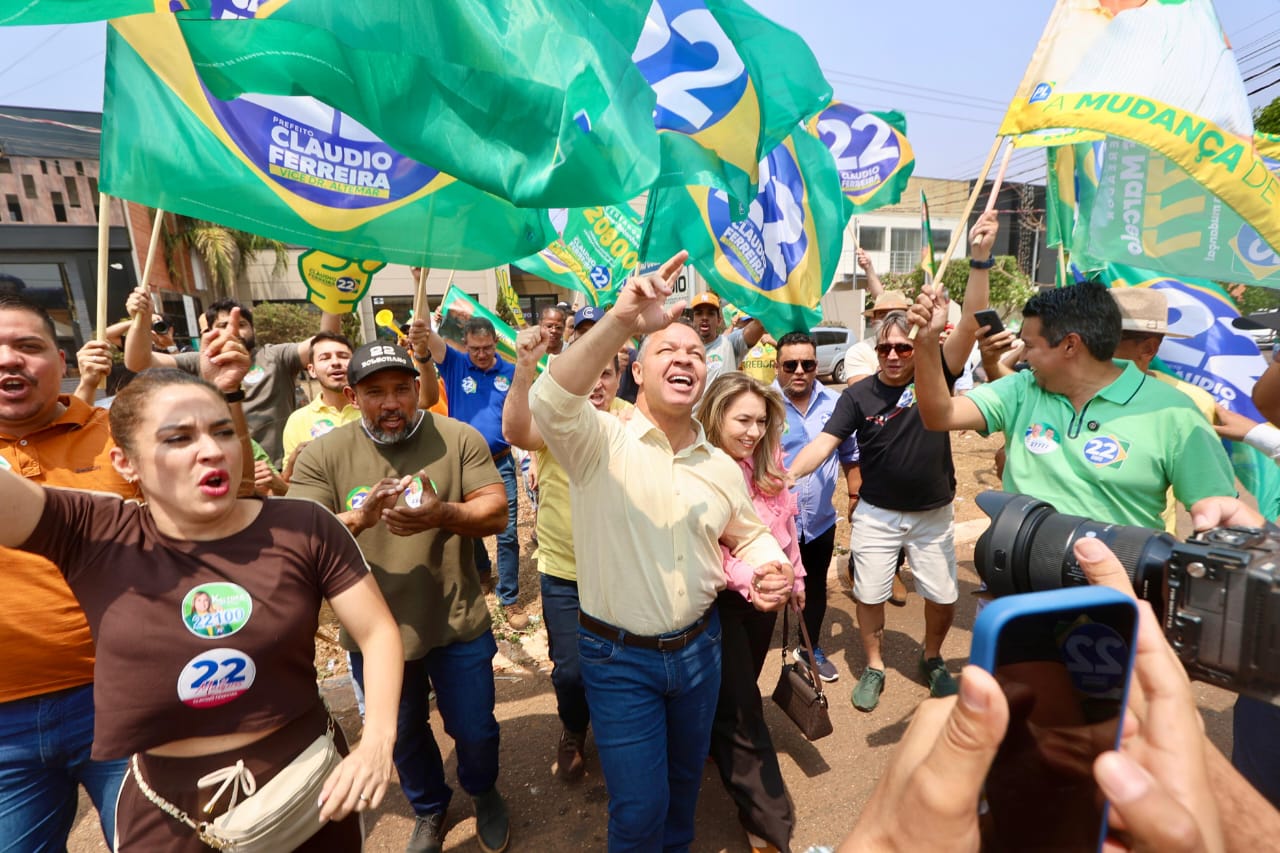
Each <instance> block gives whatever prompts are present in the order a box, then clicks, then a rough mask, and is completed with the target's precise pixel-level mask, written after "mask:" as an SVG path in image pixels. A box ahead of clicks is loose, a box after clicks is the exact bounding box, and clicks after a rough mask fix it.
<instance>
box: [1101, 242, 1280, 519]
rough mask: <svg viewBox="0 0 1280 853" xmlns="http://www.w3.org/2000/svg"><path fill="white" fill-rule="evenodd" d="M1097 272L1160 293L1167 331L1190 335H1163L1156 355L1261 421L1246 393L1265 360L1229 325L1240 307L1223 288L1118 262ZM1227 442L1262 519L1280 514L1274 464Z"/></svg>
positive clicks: (1226, 404)
mask: <svg viewBox="0 0 1280 853" xmlns="http://www.w3.org/2000/svg"><path fill="white" fill-rule="evenodd" d="M1103 275H1104V277H1105V278H1106V280H1107V281H1109V282H1110V283H1111V286H1112V287H1125V286H1128V287H1151V288H1154V289H1156V290H1159V291H1161V292H1162V293H1163V294H1164V295H1165V298H1166V299H1167V300H1168V302H1169V330H1170V331H1172V332H1175V333H1178V334H1183V335H1189V336H1190V337H1188V338H1171V337H1166V338H1165V339H1164V342H1163V343H1161V345H1160V353H1159V354H1160V358H1161V359H1162V360H1163V361H1164V363H1165V364H1166V365H1167V366H1168V367H1170V368H1171V369H1172V370H1173V372H1174V373H1175V374H1177V376H1178V378H1180V379H1182V380H1183V381H1184V382H1188V383H1190V384H1192V385H1195V386H1196V387H1198V388H1202V389H1204V390H1205V391H1208V392H1209V393H1210V394H1212V395H1213V397H1214V399H1215V400H1217V401H1218V403H1219V404H1220V405H1221V406H1222V407H1223V408H1225V409H1229V410H1231V411H1233V412H1239V413H1240V414H1242V415H1245V416H1246V417H1249V418H1252V419H1253V420H1256V421H1265V420H1266V418H1264V417H1262V415H1261V414H1259V412H1258V410H1257V408H1256V407H1255V406H1254V405H1253V400H1252V399H1250V395H1251V394H1252V393H1253V385H1254V383H1255V382H1256V381H1257V380H1258V377H1259V376H1261V375H1262V372H1263V371H1264V370H1266V369H1267V362H1266V359H1265V358H1263V356H1262V354H1261V353H1259V352H1258V345H1257V344H1256V343H1255V342H1254V340H1253V338H1251V337H1249V335H1248V334H1246V333H1245V332H1244V331H1242V330H1240V329H1237V328H1236V327H1235V326H1233V325H1232V324H1231V321H1232V320H1234V319H1235V318H1237V317H1239V316H1240V312H1239V310H1238V309H1237V308H1236V304H1235V302H1234V301H1233V300H1232V299H1231V297H1230V296H1229V295H1227V293H1226V291H1224V290H1223V289H1222V288H1221V287H1219V286H1218V285H1217V284H1215V283H1213V282H1212V281H1206V280H1197V279H1177V278H1170V277H1169V276H1166V275H1162V274H1160V273H1158V272H1154V271H1151V270H1143V269H1136V268H1133V267H1128V266H1123V265H1120V264H1108V265H1107V266H1106V269H1105V272H1104V273H1103ZM1230 444H1231V448H1230V449H1231V461H1232V465H1233V466H1234V468H1235V471H1236V476H1237V477H1238V478H1239V479H1240V482H1241V483H1243V484H1244V486H1245V488H1246V489H1248V490H1249V492H1250V493H1251V494H1252V495H1253V496H1254V497H1255V498H1257V499H1258V506H1259V508H1260V509H1261V510H1262V512H1263V514H1264V515H1265V516H1266V517H1267V518H1275V517H1277V516H1280V466H1277V465H1276V464H1275V462H1273V461H1272V460H1270V459H1268V458H1267V457H1265V456H1263V455H1262V454H1261V453H1258V452H1257V451H1256V450H1254V449H1253V448H1251V447H1248V446H1247V445H1245V444H1243V443H1240V442H1231V443H1230Z"/></svg>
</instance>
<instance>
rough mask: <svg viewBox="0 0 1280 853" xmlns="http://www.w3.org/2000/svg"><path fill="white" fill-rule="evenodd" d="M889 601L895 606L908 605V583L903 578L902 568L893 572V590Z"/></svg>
mask: <svg viewBox="0 0 1280 853" xmlns="http://www.w3.org/2000/svg"><path fill="white" fill-rule="evenodd" d="M889 603H890V604H892V605H893V606H894V607H906V606H907V584H906V583H905V582H904V581H903V580H902V569H901V568H899V569H896V570H895V571H894V573H893V592H892V593H890V595H889Z"/></svg>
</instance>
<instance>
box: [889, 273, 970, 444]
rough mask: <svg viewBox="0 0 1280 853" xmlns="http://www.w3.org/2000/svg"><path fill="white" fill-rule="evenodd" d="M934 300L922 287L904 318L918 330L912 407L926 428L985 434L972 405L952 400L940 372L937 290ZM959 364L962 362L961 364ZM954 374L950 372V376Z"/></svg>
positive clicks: (943, 320)
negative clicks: (914, 392)
mask: <svg viewBox="0 0 1280 853" xmlns="http://www.w3.org/2000/svg"><path fill="white" fill-rule="evenodd" d="M938 291H939V292H938V295H937V298H935V296H934V293H933V288H931V287H928V286H926V287H924V288H922V289H921V291H920V298H919V299H917V300H916V304H915V305H912V306H911V310H910V311H908V312H907V316H908V318H909V319H910V320H911V322H912V323H913V324H914V325H915V326H916V327H917V328H918V329H919V330H920V333H919V334H918V335H916V377H915V378H916V405H917V406H919V407H920V420H921V421H922V422H923V423H924V425H925V428H926V429H932V430H938V431H940V432H945V431H947V430H959V429H973V430H980V431H984V432H985V431H986V429H987V419H986V418H984V417H983V416H982V412H981V411H980V410H979V409H978V406H977V404H976V403H974V402H973V401H972V400H970V399H969V398H968V397H952V396H951V389H949V388H948V387H947V379H946V376H945V375H944V374H943V372H942V347H940V346H939V345H938V336H939V335H941V334H942V330H943V329H944V328H945V327H946V325H947V298H946V294H945V292H943V291H942V288H941V287H939V288H938ZM962 364H963V362H962ZM953 375H954V373H953Z"/></svg>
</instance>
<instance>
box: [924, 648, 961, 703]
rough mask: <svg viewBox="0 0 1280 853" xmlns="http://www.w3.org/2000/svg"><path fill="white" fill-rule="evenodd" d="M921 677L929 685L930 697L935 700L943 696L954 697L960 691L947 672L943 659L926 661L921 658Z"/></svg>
mask: <svg viewBox="0 0 1280 853" xmlns="http://www.w3.org/2000/svg"><path fill="white" fill-rule="evenodd" d="M920 675H921V677H923V678H924V681H925V684H928V685H929V695H930V696H932V697H933V698H935V699H938V698H941V697H943V696H954V695H956V693H958V692H959V691H960V685H959V684H957V683H956V680H955V679H954V678H952V677H951V673H949V672H947V664H946V662H945V661H943V659H942V658H929V659H928V660H926V659H925V657H924V655H921V656H920Z"/></svg>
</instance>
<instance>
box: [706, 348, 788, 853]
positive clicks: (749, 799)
mask: <svg viewBox="0 0 1280 853" xmlns="http://www.w3.org/2000/svg"><path fill="white" fill-rule="evenodd" d="M697 418H698V420H699V421H700V422H701V423H702V428H703V429H704V430H705V431H706V434H707V440H708V441H709V442H711V443H712V444H714V445H715V446H716V447H719V448H720V449H721V450H723V451H724V452H725V453H727V454H729V456H731V457H732V458H733V459H734V461H736V462H737V463H738V465H739V466H741V468H742V475H743V477H744V478H745V479H746V484H747V491H748V492H749V493H750V495H751V499H752V502H753V503H754V504H755V509H756V512H757V513H758V514H759V516H760V520H761V521H763V522H764V523H765V526H766V527H768V528H769V530H770V532H772V533H773V535H774V536H775V537H776V538H777V540H778V544H779V545H781V546H782V550H783V552H784V553H786V555H787V558H788V559H789V560H790V562H791V565H792V567H793V572H794V578H795V580H794V587H793V593H792V601H793V602H795V603H796V604H797V605H798V606H799V607H800V608H803V607H804V580H803V576H804V567H803V565H802V564H801V562H800V544H799V538H798V536H797V535H796V520H795V517H796V511H797V506H796V499H795V496H794V495H792V494H791V492H790V491H789V490H788V489H787V486H786V480H785V479H784V477H785V469H784V468H783V464H782V449H781V445H782V430H783V428H784V426H785V425H786V422H787V416H786V412H785V410H784V409H783V407H782V398H781V397H780V396H778V392H777V391H775V390H773V389H771V388H770V387H769V386H767V385H765V384H764V383H762V382H760V381H758V380H756V379H753V378H751V377H750V376H747V375H746V374H745V373H737V372H734V373H725V374H722V375H721V376H719V377H717V378H716V380H715V381H714V382H712V383H711V386H710V387H709V388H708V389H707V393H706V395H705V396H704V397H703V398H702V403H701V405H700V406H699V408H698V413H697ZM723 550H724V570H725V581H726V588H725V589H724V590H722V591H721V593H720V595H719V597H718V598H717V599H716V607H717V608H718V609H719V611H720V624H721V630H722V648H721V655H722V675H721V679H720V699H719V702H718V704H717V706H716V718H715V723H714V724H713V726H712V730H711V758H712V759H713V760H714V761H715V762H716V766H717V767H719V768H720V778H721V779H722V780H723V781H724V785H725V788H726V789H727V790H728V791H729V794H730V796H732V797H733V799H734V802H736V803H737V805H738V819H739V820H740V821H741V822H742V826H743V828H744V829H745V830H746V832H747V837H748V839H749V840H750V842H751V847H752V849H753V850H757V851H766V850H767V851H788V850H790V843H791V833H792V830H793V829H794V827H795V813H794V810H793V809H792V806H791V798H790V796H789V795H788V794H787V788H786V785H785V783H784V782H783V781H782V771H781V770H780V769H779V767H778V755H777V752H776V751H775V750H774V748H773V741H772V739H771V738H770V737H769V728H768V726H767V725H766V724H765V720H764V708H763V706H762V704H761V702H760V690H759V687H758V686H757V680H758V679H759V677H760V670H761V669H762V668H763V667H764V659H765V656H766V655H767V654H768V652H769V644H770V642H771V640H772V639H773V629H774V625H775V624H776V623H777V618H778V615H777V613H776V611H770V612H764V611H762V610H760V609H759V607H760V605H762V604H764V602H762V601H755V599H756V598H757V597H759V596H760V595H761V593H759V592H757V590H756V587H755V584H754V580H755V577H754V570H753V568H752V567H751V566H750V565H747V564H746V563H744V562H742V561H741V560H739V559H737V558H736V557H734V556H733V555H732V554H730V553H729V551H728V549H723ZM788 606H790V605H788Z"/></svg>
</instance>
